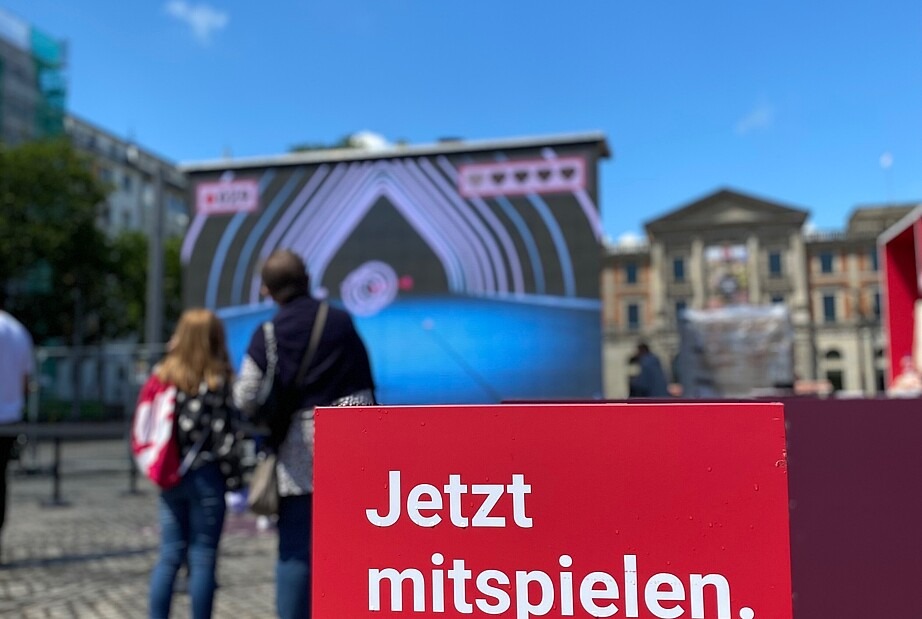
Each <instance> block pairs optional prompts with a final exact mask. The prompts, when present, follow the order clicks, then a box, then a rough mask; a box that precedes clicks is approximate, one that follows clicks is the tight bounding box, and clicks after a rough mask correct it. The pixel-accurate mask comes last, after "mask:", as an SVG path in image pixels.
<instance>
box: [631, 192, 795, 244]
mask: <svg viewBox="0 0 922 619" xmlns="http://www.w3.org/2000/svg"><path fill="white" fill-rule="evenodd" d="M808 215H809V213H808V212H807V211H805V210H802V209H798V208H792V207H790V206H785V205H782V204H778V203H776V202H769V201H767V200H763V199H761V198H756V197H753V196H749V195H746V194H742V193H739V192H735V191H731V190H727V189H724V190H720V191H718V192H715V193H713V194H711V195H709V196H705V197H704V198H702V199H700V200H696V201H695V202H692V203H690V204H686V205H685V206H682V207H679V208H678V209H676V210H674V211H671V212H669V213H667V214H666V215H664V216H662V217H659V218H657V219H653V220H651V221H648V222H647V223H646V229H647V233H648V234H651V235H655V234H657V233H669V232H682V231H686V230H709V229H714V228H726V227H750V226H769V225H770V226H779V225H781V226H791V227H794V228H799V227H800V226H802V225H803V224H804V222H805V221H806V219H807V216H808Z"/></svg>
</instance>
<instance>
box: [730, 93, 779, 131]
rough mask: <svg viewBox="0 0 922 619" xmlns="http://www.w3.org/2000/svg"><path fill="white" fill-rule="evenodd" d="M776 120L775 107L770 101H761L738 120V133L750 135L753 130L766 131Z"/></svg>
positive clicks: (736, 128)
mask: <svg viewBox="0 0 922 619" xmlns="http://www.w3.org/2000/svg"><path fill="white" fill-rule="evenodd" d="M774 122H775V108H774V107H773V106H772V104H771V103H769V102H768V101H760V102H759V103H757V104H756V106H755V107H754V108H752V109H751V110H750V111H749V112H748V113H747V114H746V115H745V116H743V117H742V118H740V119H739V120H738V121H736V126H735V127H734V129H735V130H736V134H737V135H748V134H750V133H752V132H753V131H764V130H765V129H768V128H770V127H771V126H772V124H774Z"/></svg>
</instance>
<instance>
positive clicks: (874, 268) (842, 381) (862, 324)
mask: <svg viewBox="0 0 922 619" xmlns="http://www.w3.org/2000/svg"><path fill="white" fill-rule="evenodd" d="M913 206H915V205H914V204H913V205H896V206H868V207H859V208H856V209H855V210H854V211H853V213H852V215H851V217H850V218H849V220H848V225H847V227H846V229H845V230H844V231H840V232H835V233H810V232H806V231H805V230H804V224H805V223H806V221H807V218H808V216H809V212H808V211H806V210H803V209H799V208H793V207H791V206H787V205H784V204H780V203H777V202H774V201H770V200H765V199H762V198H757V197H754V196H751V195H746V194H744V193H740V192H737V191H732V190H727V189H723V190H719V191H717V192H715V193H713V194H711V195H708V196H705V197H704V198H702V199H699V200H696V201H694V202H692V203H690V204H687V205H684V206H682V207H680V208H678V209H676V210H674V211H672V212H670V213H667V214H666V215H663V216H662V217H659V218H656V219H654V220H651V221H649V222H647V224H646V233H647V240H646V241H645V242H643V243H636V244H630V245H624V244H621V245H614V246H609V247H607V248H606V251H605V256H604V259H603V268H602V300H603V331H604V340H605V343H604V348H603V350H604V353H603V354H604V358H605V359H604V360H605V363H604V367H605V395H606V396H607V397H609V398H621V397H625V396H626V395H627V385H628V379H629V375H630V373H631V368H630V364H629V359H630V357H631V356H632V355H633V354H634V349H635V346H636V344H637V342H638V341H640V340H645V341H647V342H648V343H649V344H650V347H651V348H652V349H653V351H654V352H655V353H657V354H658V355H659V356H660V358H661V359H662V360H663V362H664V365H665V366H666V370H667V374H671V373H672V372H671V370H673V371H674V368H672V367H671V366H672V361H673V360H674V359H675V356H676V354H677V353H678V350H679V344H680V336H679V319H680V316H681V314H682V312H683V311H684V310H686V309H705V308H709V307H715V306H717V305H723V304H727V303H733V304H754V305H768V304H784V305H785V306H786V307H787V309H788V313H789V315H790V317H791V322H792V326H793V331H794V347H793V350H794V371H795V375H796V377H797V378H798V379H805V380H811V381H818V382H819V384H821V385H823V386H825V387H826V388H828V389H831V390H833V391H842V392H853V393H858V392H861V393H865V394H875V393H879V392H881V391H882V390H883V389H884V387H885V385H884V382H885V372H886V365H885V363H886V361H885V355H884V339H883V336H882V333H881V320H880V303H881V301H880V299H881V296H880V294H881V293H880V273H879V270H878V267H879V265H878V258H877V237H878V235H879V234H880V233H881V232H883V231H884V230H885V229H886V228H888V227H889V226H890V225H892V224H893V223H895V222H896V221H898V220H899V219H900V218H901V217H902V216H903V215H905V214H906V213H908V212H909V211H910V210H911V208H912V207H913Z"/></svg>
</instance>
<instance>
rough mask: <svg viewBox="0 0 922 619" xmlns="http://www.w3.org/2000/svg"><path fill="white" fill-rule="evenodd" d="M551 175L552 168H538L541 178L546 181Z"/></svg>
mask: <svg viewBox="0 0 922 619" xmlns="http://www.w3.org/2000/svg"><path fill="white" fill-rule="evenodd" d="M550 177H551V171H550V170H547V169H544V170H538V178H540V179H541V180H543V181H546V180H547V179H549V178H550Z"/></svg>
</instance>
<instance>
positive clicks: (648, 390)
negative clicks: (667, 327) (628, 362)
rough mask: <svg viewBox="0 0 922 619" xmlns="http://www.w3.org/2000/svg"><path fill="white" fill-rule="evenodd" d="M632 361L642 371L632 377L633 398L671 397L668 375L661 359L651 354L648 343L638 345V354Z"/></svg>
mask: <svg viewBox="0 0 922 619" xmlns="http://www.w3.org/2000/svg"><path fill="white" fill-rule="evenodd" d="M632 361H635V362H636V363H637V365H638V366H639V367H640V371H639V372H638V373H637V374H636V375H635V376H632V377H631V382H630V393H631V397H637V398H665V397H669V387H668V384H667V381H666V373H665V372H663V365H662V364H661V363H660V360H659V357H657V356H656V355H654V354H653V353H652V352H650V347H649V346H647V344H646V342H640V343H639V344H638V345H637V354H635V355H634V357H633V358H632Z"/></svg>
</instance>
